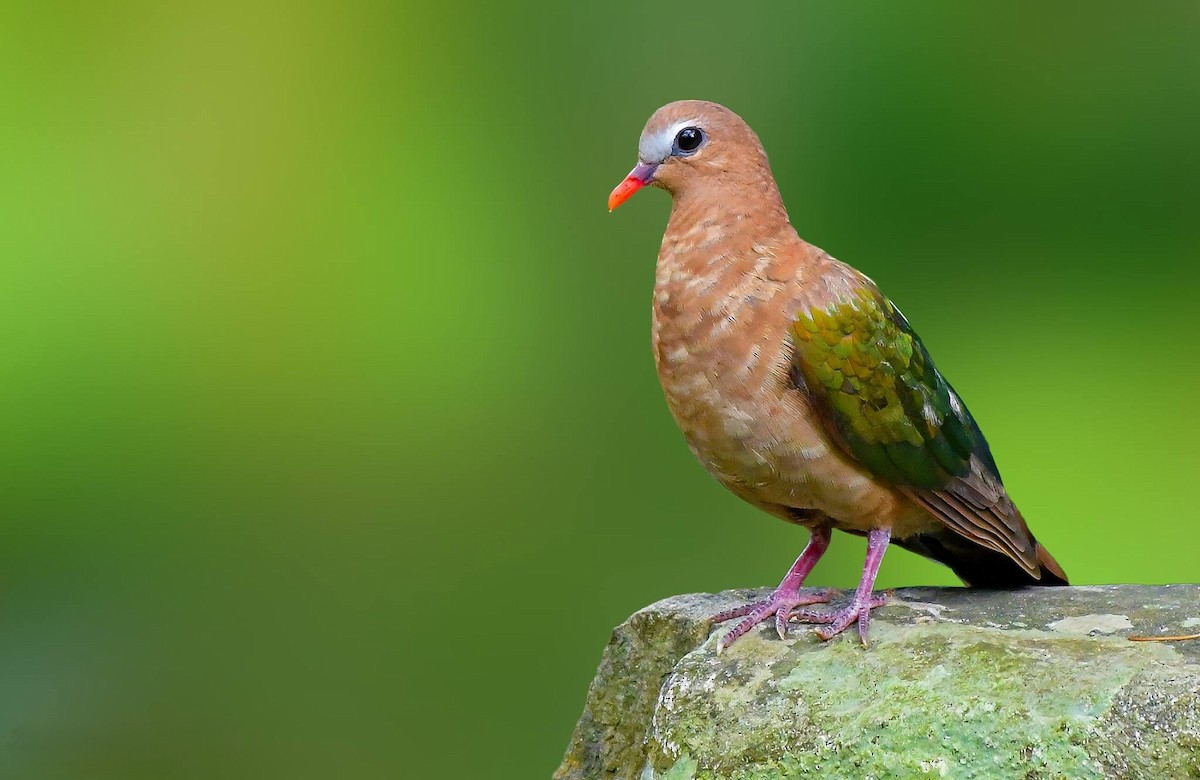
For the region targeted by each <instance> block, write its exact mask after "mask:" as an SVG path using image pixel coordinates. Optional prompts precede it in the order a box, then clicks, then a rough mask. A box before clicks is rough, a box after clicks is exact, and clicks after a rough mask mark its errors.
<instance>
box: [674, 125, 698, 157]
mask: <svg viewBox="0 0 1200 780" xmlns="http://www.w3.org/2000/svg"><path fill="white" fill-rule="evenodd" d="M702 143H704V131H703V130H701V129H700V128H698V127H685V128H683V129H682V130H680V131H679V132H678V133H676V135H675V151H676V153H679V154H691V153H692V152H694V151H696V150H697V149H699V148H700V144H702Z"/></svg>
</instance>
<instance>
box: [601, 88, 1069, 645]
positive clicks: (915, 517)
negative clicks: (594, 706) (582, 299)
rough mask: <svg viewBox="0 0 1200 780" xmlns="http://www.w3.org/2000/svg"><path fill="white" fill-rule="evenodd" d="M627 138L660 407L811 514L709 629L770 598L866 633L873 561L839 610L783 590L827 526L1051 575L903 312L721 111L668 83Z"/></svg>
mask: <svg viewBox="0 0 1200 780" xmlns="http://www.w3.org/2000/svg"><path fill="white" fill-rule="evenodd" d="M639 158H640V159H639V164H638V167H637V168H635V169H634V171H633V172H632V173H631V174H630V176H629V177H628V178H627V179H626V181H625V182H623V183H622V185H620V186H619V187H618V188H617V190H615V191H614V193H613V196H612V198H611V199H610V208H615V207H616V206H618V205H620V203H622V202H623V201H624V200H625V199H627V198H628V197H629V196H630V195H632V194H633V192H634V191H636V190H637V189H638V188H639V187H640V186H642V185H644V184H651V185H652V186H655V187H659V188H661V189H664V190H666V191H667V192H669V193H670V194H671V197H672V203H673V205H672V209H671V216H670V220H669V222H668V224H667V229H666V233H665V234H664V236H663V242H662V247H661V250H660V252H659V256H658V267H657V273H656V278H655V286H654V306H653V346H654V360H655V365H656V367H657V369H658V375H659V379H660V381H661V382H662V387H663V391H664V393H665V395H666V399H667V405H668V406H669V408H670V410H671V414H672V415H673V416H674V418H675V420H676V422H677V423H678V425H679V428H680V430H681V431H682V432H683V435H684V438H685V439H686V440H687V443H688V445H689V447H690V448H691V450H692V452H693V453H694V454H695V455H696V457H697V458H698V459H699V460H700V462H701V463H702V464H703V465H704V467H705V468H706V469H707V470H708V471H709V472H710V473H711V474H712V475H713V476H714V477H716V479H717V480H718V481H719V482H721V484H723V485H725V487H727V488H728V489H729V490H731V491H732V492H733V493H735V494H736V495H738V496H739V497H741V498H742V499H744V500H745V501H747V502H749V503H751V504H753V505H754V506H757V507H759V508H760V509H762V510H764V511H766V512H769V513H770V514H772V515H775V516H776V517H779V518H781V519H783V520H787V521H788V522H793V523H798V524H800V525H804V526H806V527H808V528H810V529H812V530H813V532H814V535H813V540H812V542H811V543H810V550H808V551H806V554H805V555H802V556H801V559H800V560H798V561H797V562H796V566H794V567H793V570H792V571H791V572H789V575H788V578H785V580H784V582H783V583H781V585H780V589H779V590H777V591H776V594H775V596H774V597H773V598H772V599H771V600H769V602H764V603H763V604H757V605H749V606H748V607H747V608H745V609H743V610H735V611H733V612H734V613H735V614H731V615H723V616H719V617H722V618H728V617H732V616H742V615H745V616H746V620H744V621H742V624H740V625H739V626H738V627H737V628H735V629H734V630H733V631H732V632H731V633H730V635H729V636H727V637H726V639H725V640H724V641H723V645H724V644H728V643H730V642H732V641H733V639H736V637H737V636H740V635H741V634H742V633H745V631H747V630H749V629H750V628H751V627H752V626H753V625H754V624H755V623H757V622H760V621H762V620H765V619H766V618H767V617H769V616H771V615H775V616H776V626H777V628H778V629H779V631H780V634H781V635H783V634H784V632H785V627H786V623H787V621H788V620H789V619H791V618H798V619H802V620H808V621H813V622H830V623H832V625H831V626H829V627H828V628H827V629H825V630H824V631H823V632H819V633H821V634H822V635H823V636H832V635H833V634H836V633H837V632H839V631H841V630H842V629H844V628H846V627H847V626H848V625H850V624H851V623H854V622H856V621H857V622H858V623H859V630H860V634H861V635H862V637H863V639H864V641H865V637H866V626H867V620H868V615H869V610H870V607H871V606H875V605H877V604H876V602H878V599H874V600H873V599H872V596H871V587H872V583H873V581H874V570H871V571H864V578H863V585H865V589H864V587H863V586H862V585H860V588H859V592H858V593H856V596H855V599H854V601H853V602H852V603H851V605H850V606H849V607H847V608H846V609H845V610H841V611H839V612H837V613H823V612H814V611H811V610H799V611H797V610H795V607H796V606H799V605H800V604H801V603H810V602H811V599H810V600H808V601H803V600H798V598H799V597H798V596H797V594H796V588H797V587H798V585H799V583H800V582H802V581H803V577H804V575H806V574H807V570H808V569H811V568H812V564H814V563H815V562H816V557H819V555H820V552H823V550H824V547H823V546H822V540H824V543H825V544H827V543H828V530H829V529H837V530H842V531H847V532H850V533H855V534H860V535H867V536H868V537H869V538H870V539H871V545H872V546H871V550H873V551H877V552H878V558H880V559H881V558H882V555H883V549H885V548H886V546H887V543H888V540H889V539H895V541H896V542H897V543H898V544H900V545H901V546H903V547H906V548H908V549H910V550H912V551H914V552H918V553H920V554H922V555H926V556H928V557H930V558H933V559H935V560H938V561H941V562H942V563H945V564H946V565H948V566H950V567H951V568H952V569H953V570H954V571H955V572H956V573H957V574H959V576H960V577H962V578H963V579H964V581H966V582H967V583H968V584H970V585H975V586H981V587H1013V586H1017V585H1021V584H1034V583H1039V582H1040V583H1042V584H1052V583H1065V582H1066V575H1065V574H1064V573H1063V571H1062V569H1061V568H1060V567H1059V566H1058V564H1057V563H1056V562H1055V561H1054V559H1053V558H1052V557H1051V556H1050V554H1049V553H1047V552H1046V550H1045V549H1044V548H1043V547H1041V545H1039V544H1038V543H1037V541H1036V540H1035V539H1034V538H1033V536H1032V535H1031V534H1030V532H1029V528H1028V526H1027V525H1026V523H1025V520H1024V518H1023V517H1022V516H1021V514H1020V512H1019V511H1018V510H1017V508H1016V506H1015V505H1014V504H1013V503H1012V501H1011V499H1010V498H1009V496H1008V494H1007V492H1006V491H1005V489H1004V486H1003V483H1002V482H1001V480H1000V476H999V474H998V472H997V471H996V468H995V463H994V461H992V458H991V454H990V452H989V451H988V449H987V444H986V441H984V440H983V437H982V434H979V432H978V427H977V426H975V423H974V421H973V420H972V419H971V418H970V414H969V412H967V411H966V407H965V405H963V404H962V402H961V399H959V398H958V396H957V395H956V394H955V393H954V391H953V388H950V386H949V384H948V383H946V382H945V380H944V378H942V377H941V375H940V374H938V373H937V371H936V368H934V367H933V364H932V362H931V361H930V360H929V358H928V354H927V353H926V352H925V350H924V347H923V346H921V344H920V341H919V339H917V337H916V335H915V334H914V333H912V331H911V328H909V327H908V323H907V322H905V321H904V319H903V316H902V315H900V314H899V311H898V310H895V309H894V307H893V306H892V305H891V303H890V302H888V301H887V300H886V298H884V297H883V296H882V294H880V293H879V291H878V290H877V289H876V287H875V285H874V283H873V282H871V280H870V279H868V278H867V277H866V276H864V275H863V274H861V273H859V272H858V271H856V270H854V269H853V268H851V267H849V266H847V265H845V264H843V263H840V262H838V261H837V260H835V259H833V258H832V257H830V256H829V255H828V254H827V253H825V252H823V251H822V250H820V249H818V248H817V247H814V246H812V245H811V244H808V243H807V242H805V241H804V240H803V239H801V238H800V237H799V236H798V235H797V234H796V231H795V229H794V228H793V227H792V225H791V223H790V221H789V218H788V215H787V212H786V210H785V209H784V206H783V203H782V201H781V199H780V196H779V190H778V188H777V187H776V184H775V180H774V178H773V176H772V174H771V171H770V168H769V166H768V164H767V158H766V155H765V153H764V152H763V149H762V146H761V144H760V143H759V140H758V137H757V136H756V135H755V134H754V132H753V131H752V130H751V129H750V127H749V126H748V125H747V124H746V123H745V122H743V121H742V119H741V118H740V117H738V116H737V115H736V114H734V113H733V112H732V111H730V110H728V109H726V108H724V107H722V106H719V105H717V104H715V103H708V102H703V101H680V102H677V103H671V104H669V105H667V106H664V107H663V108H661V109H659V110H658V111H657V112H655V114H654V115H653V116H652V117H651V118H650V121H649V122H648V123H647V125H646V128H645V130H644V131H643V133H642V137H641V143H640V145H639ZM805 317H807V318H808V319H805ZM805 325H807V326H808V327H809V330H803V329H800V330H798V328H801V327H802V326H805ZM839 328H840V330H839ZM801 336H803V337H804V338H800V337H801ZM798 339H799V348H798ZM806 339H807V341H806ZM914 351H915V352H916V353H917V354H915V355H914ZM922 394H923V395H922ZM914 399H915V400H914ZM814 545H815V547H814ZM806 556H807V557H806ZM874 566H875V567H877V566H878V560H875V561H874ZM870 567H871V559H870V557H869V560H868V568H870Z"/></svg>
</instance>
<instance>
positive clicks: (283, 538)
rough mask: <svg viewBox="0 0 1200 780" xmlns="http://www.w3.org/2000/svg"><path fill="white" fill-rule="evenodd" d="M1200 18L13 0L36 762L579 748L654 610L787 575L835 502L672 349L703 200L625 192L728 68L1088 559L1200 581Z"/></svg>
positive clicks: (10, 263)
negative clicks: (616, 662) (697, 416)
mask: <svg viewBox="0 0 1200 780" xmlns="http://www.w3.org/2000/svg"><path fill="white" fill-rule="evenodd" d="M784 6H786V8H784ZM1198 36H1200V5H1197V4H1195V3H1179V4H1174V5H1171V4H1140V5H1129V4H1124V5H1123V6H1122V7H1121V8H1120V10H1115V9H1113V8H1106V7H1103V6H1099V5H1091V6H1089V7H1088V8H1086V9H1082V8H1074V7H1071V6H1067V5H1063V6H1059V7H1056V8H1051V7H1047V6H1046V5H1044V4H1040V3H1022V4H992V5H991V6H988V7H985V6H984V5H982V4H962V3H957V2H950V1H949V0H947V1H946V2H923V3H902V4H900V3H891V2H884V1H883V0H879V1H878V2H867V3H855V4H852V5H849V6H848V5H845V4H829V3H808V2H806V3H787V4H780V7H779V8H777V9H771V8H769V7H767V6H761V7H760V6H757V5H755V6H754V7H750V6H746V7H741V8H739V7H735V6H734V5H733V4H727V3H713V2H702V1H700V0H698V1H697V2H692V3H683V4H680V3H672V4H646V3H633V2H606V3H555V2H549V1H548V0H547V1H544V2H535V3H529V4H524V5H522V6H520V7H514V6H513V5H512V4H488V5H484V4H475V5H468V4H461V3H456V2H441V3H432V4H429V3H425V4H410V3H399V4H397V3H392V2H336V3H335V2H329V3H324V4H317V3H304V2H291V1H289V2H274V3H272V2H248V3H247V2H236V3H233V2H204V3H199V2H196V3H175V4H160V3H150V2H112V3H102V4H101V3H95V4H79V3H68V2H41V3H13V4H6V5H5V6H4V8H3V10H0V106H2V107H0V327H2V333H3V339H2V343H3V349H2V351H0V405H2V408H0V424H2V426H3V446H2V447H0V457H2V462H0V496H2V497H3V504H2V506H3V522H2V523H0V528H2V531H0V594H2V595H0V775H2V776H4V777H13V778H26V777H29V778H58V777H64V778H93V779H97V780H99V779H108V778H114V779H117V778H120V779H125V778H154V779H156V780H160V779H162V778H214V777H222V778H234V777H238V778H240V777H246V778H273V777H281V778H282V777H287V778H309V777H311V778H328V777H347V778H399V777H438V778H451V777H464V778H467V777H469V778H484V777H486V778H529V777H546V776H548V775H549V774H550V773H551V771H552V770H553V768H554V767H555V766H556V764H557V762H558V760H559V758H560V757H561V754H562V750H563V749H564V747H565V746H566V742H567V738H568V736H569V734H570V731H571V729H572V727H573V725H574V721H575V718H576V717H577V716H578V714H579V711H580V709H581V707H582V704H583V697H584V693H585V689H586V685H587V683H588V681H589V679H590V678H591V676H592V673H593V671H594V668H595V665H596V663H597V661H598V660H599V656H600V651H601V648H602V646H603V644H604V642H605V641H606V639H607V636H608V632H609V630H610V628H611V627H612V626H613V625H614V624H616V623H618V622H619V621H621V620H622V619H623V618H624V617H625V616H627V615H628V614H629V613H630V612H632V611H634V610H635V609H637V608H639V607H641V606H643V605H645V604H647V603H650V602H652V601H654V600H656V599H659V598H663V597H666V596H668V595H671V594H675V593H680V592H691V591H701V590H717V589H722V588H728V587H735V586H750V585H767V584H773V583H774V582H776V581H777V580H778V578H779V577H780V576H781V575H782V574H783V572H784V570H785V569H786V568H787V566H788V565H789V564H790V562H791V561H792V559H793V557H794V556H795V555H796V554H797V552H798V550H799V549H800V547H801V546H802V545H803V542H804V534H803V532H802V531H801V530H799V529H796V528H792V527H788V526H785V525H784V524H783V523H780V522H778V521H776V520H773V519H770V518H768V517H766V516H763V515H760V514H758V513H756V512H755V511H754V510H752V509H750V508H749V507H746V506H743V505H741V504H740V503H739V502H738V501H737V500H736V499H734V498H733V497H732V496H730V495H727V494H726V493H725V492H723V490H722V489H721V488H720V487H718V486H717V485H716V483H714V482H713V481H711V480H710V479H709V478H708V477H707V476H706V475H705V473H704V472H703V471H702V470H701V468H700V467H699V466H698V465H697V464H696V463H695V462H694V461H693V460H692V456H691V455H690V454H689V453H688V451H687V448H686V447H685V446H684V444H683V442H682V439H681V437H680V435H679V434H678V432H677V431H676V430H675V427H674V425H673V423H672V421H671V419H670V417H669V415H668V413H667V410H666V407H665V404H664V403H663V401H662V397H661V393H660V390H659V388H658V385H657V381H656V378H655V375H654V370H653V365H652V361H651V356H650V349H649V303H650V288H651V284H652V278H653V265H654V259H655V254H656V251H657V246H658V242H659V238H660V235H661V232H662V229H663V226H664V224H665V221H666V217H667V213H668V209H669V203H668V198H667V197H666V195H664V194H663V193H661V192H657V191H649V192H645V193H642V194H639V195H638V196H637V197H636V198H635V199H634V200H633V201H631V202H630V203H629V204H627V205H626V206H625V207H624V208H622V209H621V210H620V211H619V212H617V213H615V214H613V215H609V214H608V213H607V212H606V211H605V207H604V204H605V199H606V197H607V195H608V192H609V190H610V189H611V188H612V187H613V186H614V185H615V184H616V183H617V182H618V181H619V180H620V179H621V178H622V177H623V176H624V175H625V173H626V172H627V171H628V169H629V168H630V167H631V166H632V164H633V163H634V161H635V150H636V142H637V136H638V134H639V132H640V130H641V127H642V124H643V122H644V121H645V119H646V118H647V117H648V116H649V114H650V113H651V112H652V111H653V110H654V109H655V108H656V107H657V106H658V105H660V104H662V103H665V102H667V101H670V100H674V99H678V98H684V97H689V98H690V97H703V98H708V99H712V100H717V101H720V102H723V103H726V104H728V105H729V106H731V107H733V108H734V109H735V110H737V111H739V112H740V113H742V114H743V115H744V116H745V117H746V118H747V119H748V120H749V121H750V122H751V124H752V125H753V126H754V127H755V128H756V129H757V131H758V132H759V134H760V135H761V137H762V139H763V141H764V143H765V145H766V147H767V150H768V152H769V153H770V155H771V161H772V164H773V166H774V169H775V171H776V174H777V176H778V178H779V181H780V185H781V188H782V190H783V193H784V196H785V199H786V202H787V203H788V205H789V208H790V210H791V214H792V216H793V221H794V223H795V224H796V226H797V228H798V229H799V231H800V233H801V234H802V235H803V236H805V237H806V238H808V239H809V240H810V241H812V242H814V243H816V244H818V245H820V246H822V247H824V248H826V249H828V250H829V251H831V252H832V253H833V254H835V255H836V256H838V257H841V258H842V259H845V260H847V261H850V262H852V263H853V264H855V265H857V266H858V267H859V268H861V269H862V270H864V271H865V272H867V273H868V274H870V275H871V276H873V277H874V278H875V279H876V281H878V282H879V283H880V285H881V286H882V287H883V288H884V289H885V290H886V291H887V292H888V293H889V294H890V295H891V296H892V297H893V298H894V299H895V300H896V301H897V302H898V303H899V304H900V305H901V306H902V307H903V309H904V311H905V313H906V314H907V315H908V317H909V319H910V320H911V321H912V322H913V324H914V326H915V327H916V328H917V329H918V331H919V332H920V333H921V334H922V335H923V337H924V338H925V340H926V342H927V344H928V346H929V348H930V349H931V351H932V353H933V354H934V356H935V357H936V359H937V361H938V363H939V365H940V366H941V368H942V369H943V370H944V371H945V372H946V373H947V374H948V375H949V376H950V377H951V379H952V380H953V382H954V383H955V385H956V386H957V388H958V389H959V391H960V392H961V393H962V394H963V396H964V397H965V398H966V399H967V400H968V402H969V403H970V405H971V408H972V410H973V411H974V412H975V414H976V416H977V417H978V419H979V420H980V421H981V424H982V426H983V428H984V430H985V431H986V432H987V434H988V436H989V438H990V440H991V442H992V446H993V450H994V452H995V453H996V455H997V458H998V460H999V462H1000V464H1001V467H1002V468H1003V470H1004V474H1005V478H1006V481H1007V483H1008V484H1009V486H1010V488H1011V491H1012V492H1013V494H1014V495H1015V496H1016V497H1017V499H1018V500H1019V502H1020V505H1021V506H1022V507H1023V508H1024V511H1025V514H1026V515H1027V517H1029V519H1030V521H1031V523H1032V525H1033V527H1034V528H1035V529H1036V531H1037V533H1038V535H1039V537H1040V538H1041V539H1042V540H1043V541H1044V542H1045V543H1046V545H1047V546H1048V547H1049V548H1050V549H1051V550H1052V551H1053V552H1054V553H1055V555H1056V556H1057V557H1058V559H1059V560H1060V561H1061V562H1062V563H1063V565H1064V566H1065V567H1066V569H1067V570H1068V572H1069V573H1070V574H1071V575H1072V578H1073V579H1074V581H1076V582H1079V583H1106V582H1141V583H1161V582H1173V581H1196V580H1197V578H1198V577H1200V568H1198V567H1197V564H1196V552H1195V539H1196V533H1197V530H1196V529H1197V528H1198V527H1200V526H1198V525H1197V521H1198V517H1197V511H1196V508H1195V507H1196V503H1195V496H1194V491H1195V488H1196V484H1197V479H1196V473H1197V468H1198V466H1200V458H1198V457H1197V450H1196V445H1195V443H1196V441H1197V440H1198V439H1200V423H1198V422H1197V420H1198V418H1197V415H1196V412H1195V406H1196V403H1197V400H1198V399H1197V390H1198V388H1200V368H1198V367H1197V365H1196V360H1195V358H1196V354H1197V350H1196V346H1195V341H1194V339H1195V333H1196V328H1197V325H1200V315H1198V314H1197V307H1196V303H1195V302H1196V292H1197V281H1198V280H1200V270H1198V268H1197V262H1196V260H1197V238H1198V237H1200V228H1198V226H1197V214H1198V211H1200V144H1197V138H1200V80H1198V79H1197V73H1200V47H1197V45H1196V41H1197V40H1198ZM862 550H863V544H862V541H861V540H858V539H850V538H839V539H838V540H837V543H836V544H835V545H834V547H833V549H832V551H831V553H830V554H829V556H828V557H827V558H826V560H825V561H824V562H822V564H821V565H820V567H819V568H818V569H817V571H816V572H815V574H814V575H813V582H817V583H828V584H833V585H838V586H851V585H853V584H854V583H855V582H856V580H857V576H858V570H859V566H860V561H861V555H862ZM953 581H954V580H953V578H952V577H951V576H950V575H949V573H948V572H947V571H946V570H945V569H942V568H939V567H937V566H936V565H934V564H931V563H928V562H925V561H923V560H921V559H919V558H917V557H915V556H912V555H910V554H908V553H905V552H903V551H899V550H897V551H894V552H892V553H890V554H889V556H888V559H887V560H886V561H885V563H884V567H883V572H882V575H881V577H880V584H881V585H882V586H895V585H902V584H949V583H952V582H953Z"/></svg>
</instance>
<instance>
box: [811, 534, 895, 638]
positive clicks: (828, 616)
mask: <svg viewBox="0 0 1200 780" xmlns="http://www.w3.org/2000/svg"><path fill="white" fill-rule="evenodd" d="M891 538H892V531H891V529H889V528H873V529H871V532H870V533H869V534H867V560H866V562H865V563H863V574H862V579H861V580H859V583H858V590H856V591H854V598H853V599H852V600H851V601H850V605H849V606H848V607H846V608H845V609H842V610H838V611H837V612H833V613H828V612H817V611H815V610H808V609H805V610H798V611H797V612H796V613H795V616H796V619H797V620H799V621H801V622H802V623H828V625H827V626H825V627H823V628H819V629H817V632H816V634H817V636H818V637H820V638H821V639H824V640H830V639H833V638H834V637H835V636H837V635H838V634H840V633H842V632H843V631H845V630H846V629H847V628H849V627H850V625H851V624H852V623H855V622H857V623H858V636H859V639H861V640H862V643H863V645H864V646H865V645H866V644H867V628H868V626H869V624H870V622H871V610H872V609H874V608H875V607H882V606H883V605H884V604H886V603H887V596H886V595H885V594H880V595H878V596H876V595H874V594H873V593H872V590H873V589H874V587H875V575H876V574H878V573H879V564H881V563H883V554H884V552H885V551H887V546H888V542H889V541H891Z"/></svg>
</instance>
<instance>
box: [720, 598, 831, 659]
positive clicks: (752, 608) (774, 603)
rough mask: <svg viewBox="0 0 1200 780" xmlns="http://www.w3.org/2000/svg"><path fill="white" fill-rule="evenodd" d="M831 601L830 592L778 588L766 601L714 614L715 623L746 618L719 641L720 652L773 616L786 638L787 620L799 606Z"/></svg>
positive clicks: (778, 629) (783, 636)
mask: <svg viewBox="0 0 1200 780" xmlns="http://www.w3.org/2000/svg"><path fill="white" fill-rule="evenodd" d="M828 601H829V593H828V592H827V591H821V592H818V593H811V594H804V595H801V594H800V593H799V592H785V591H781V590H776V591H775V592H774V593H772V594H771V597H770V598H768V599H764V600H763V601H755V602H753V603H750V604H744V605H742V606H740V607H734V608H733V609H727V610H725V611H724V612H720V613H718V614H716V615H713V617H712V622H714V623H724V622H725V621H727V620H733V619H734V618H739V617H740V618H743V620H742V621H741V622H739V623H738V624H737V625H735V626H734V627H733V628H731V629H730V630H729V631H728V632H727V633H726V634H725V635H724V636H722V637H721V638H720V639H719V640H718V641H717V651H718V652H720V651H722V650H724V649H725V648H727V647H729V646H730V645H732V644H733V643H734V642H736V641H737V640H738V638H739V637H741V636H743V635H745V634H746V633H748V632H749V631H750V629H752V628H754V627H755V626H757V625H758V624H759V623H763V622H765V621H766V620H768V619H769V618H770V617H771V616H772V615H774V616H775V631H776V633H778V634H779V638H780V639H786V638H787V623H788V620H790V619H791V616H792V615H794V614H795V613H796V611H797V609H796V608H797V607H801V606H804V605H807V604H824V603H827V602H828Z"/></svg>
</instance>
